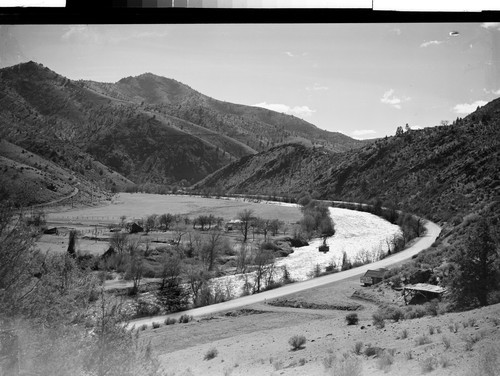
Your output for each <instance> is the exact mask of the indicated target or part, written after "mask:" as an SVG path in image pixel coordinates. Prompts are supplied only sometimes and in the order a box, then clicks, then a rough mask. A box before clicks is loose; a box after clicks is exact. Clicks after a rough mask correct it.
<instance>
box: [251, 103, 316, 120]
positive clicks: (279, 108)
mask: <svg viewBox="0 0 500 376" xmlns="http://www.w3.org/2000/svg"><path fill="white" fill-rule="evenodd" d="M254 106H255V107H262V108H267V109H268V110H272V111H276V112H282V113H285V114H288V115H294V116H297V117H308V116H311V115H312V114H313V113H315V112H316V110H311V109H310V108H309V107H308V106H295V107H290V106H287V105H286V104H280V103H266V102H262V103H257V104H254Z"/></svg>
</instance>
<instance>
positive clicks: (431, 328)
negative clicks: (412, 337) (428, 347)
mask: <svg viewBox="0 0 500 376" xmlns="http://www.w3.org/2000/svg"><path fill="white" fill-rule="evenodd" d="M429 334H430V335H431V336H432V335H433V334H434V327H433V326H429Z"/></svg>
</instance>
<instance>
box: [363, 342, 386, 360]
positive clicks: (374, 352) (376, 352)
mask: <svg viewBox="0 0 500 376" xmlns="http://www.w3.org/2000/svg"><path fill="white" fill-rule="evenodd" d="M383 352H384V349H383V348H381V347H377V346H372V345H370V344H368V345H367V346H366V348H365V355H366V356H374V357H379V356H380V355H382V354H383Z"/></svg>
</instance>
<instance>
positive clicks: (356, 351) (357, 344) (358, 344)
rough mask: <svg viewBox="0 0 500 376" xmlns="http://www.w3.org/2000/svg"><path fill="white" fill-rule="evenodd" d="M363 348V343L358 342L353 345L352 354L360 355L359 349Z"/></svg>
mask: <svg viewBox="0 0 500 376" xmlns="http://www.w3.org/2000/svg"><path fill="white" fill-rule="evenodd" d="M362 347H363V342H361V341H358V342H356V344H355V345H354V354H356V355H360V354H361V348H362Z"/></svg>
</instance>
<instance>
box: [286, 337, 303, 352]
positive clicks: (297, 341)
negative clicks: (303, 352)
mask: <svg viewBox="0 0 500 376" xmlns="http://www.w3.org/2000/svg"><path fill="white" fill-rule="evenodd" d="M288 343H289V344H290V346H291V347H292V350H293V351H297V350H300V349H302V348H303V347H304V345H305V343H306V337H305V336H303V335H298V334H296V335H294V336H293V337H290V339H289V340H288Z"/></svg>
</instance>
